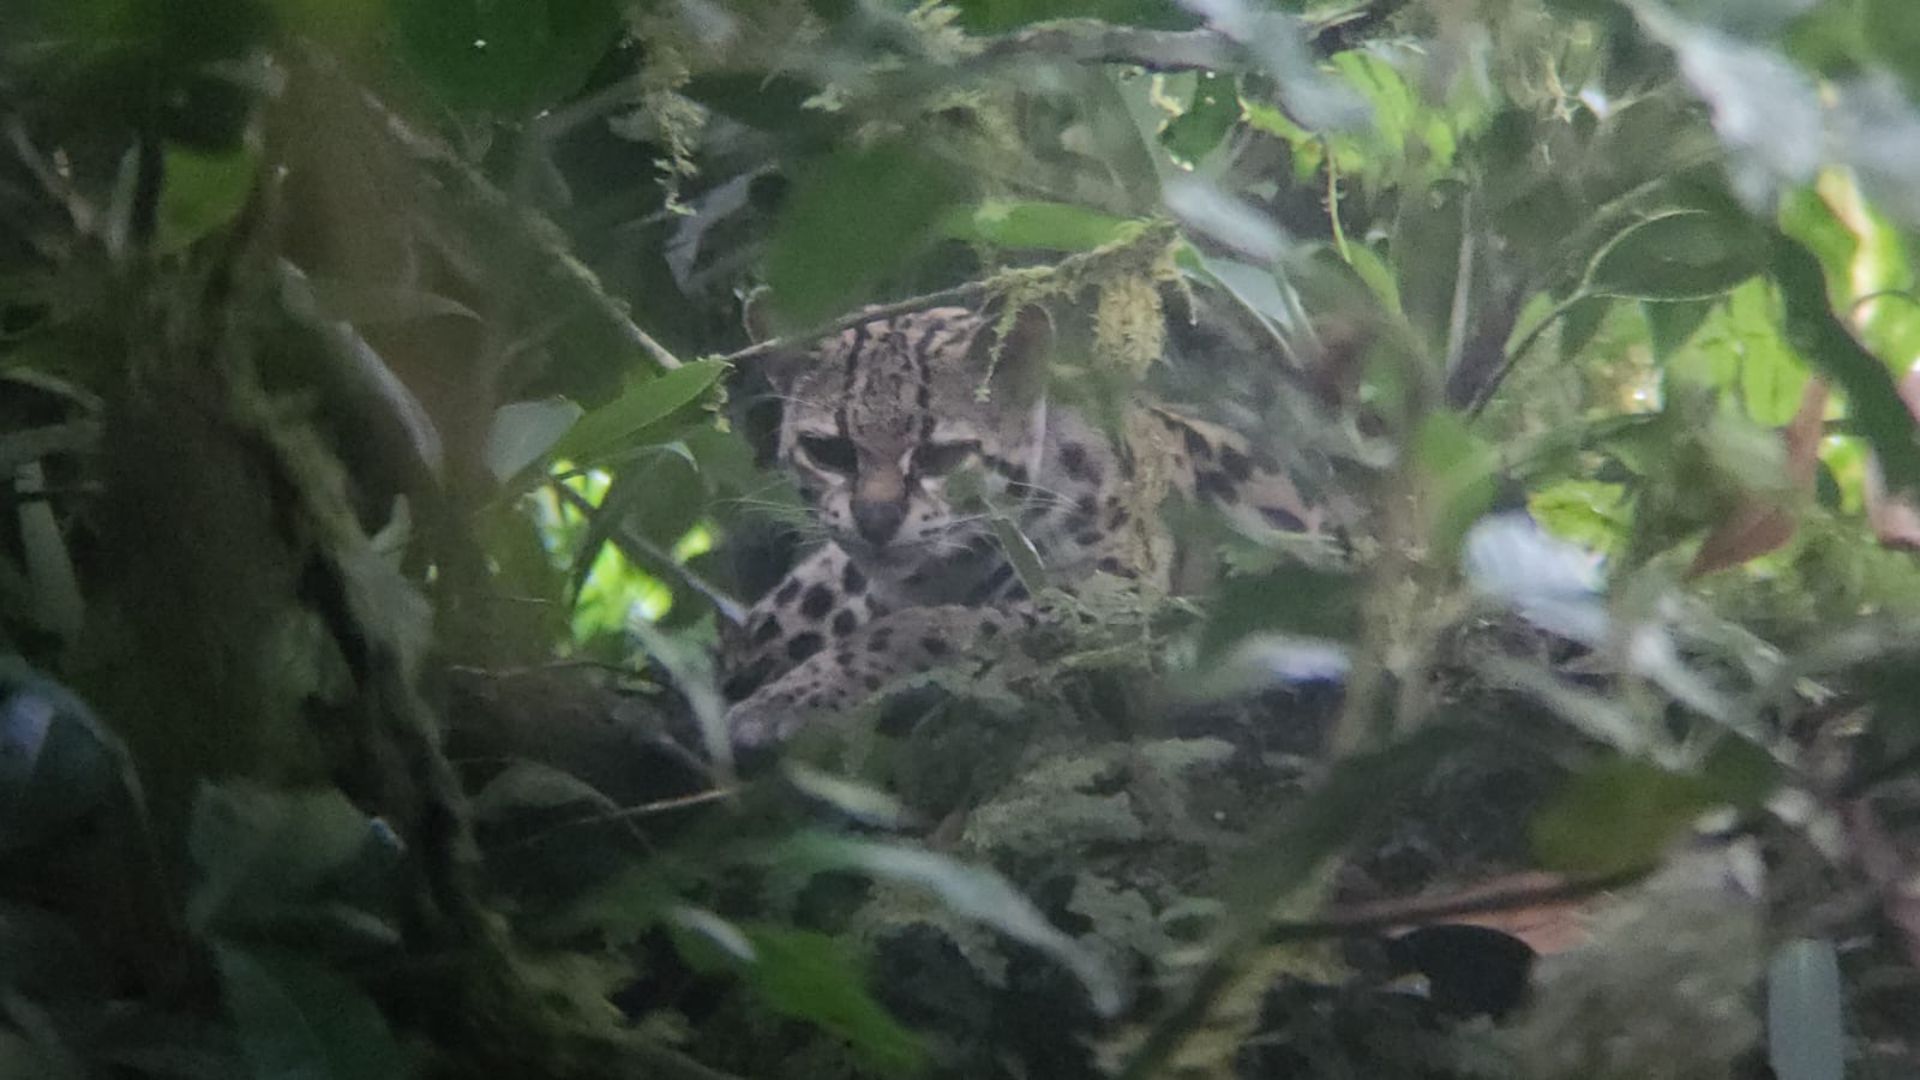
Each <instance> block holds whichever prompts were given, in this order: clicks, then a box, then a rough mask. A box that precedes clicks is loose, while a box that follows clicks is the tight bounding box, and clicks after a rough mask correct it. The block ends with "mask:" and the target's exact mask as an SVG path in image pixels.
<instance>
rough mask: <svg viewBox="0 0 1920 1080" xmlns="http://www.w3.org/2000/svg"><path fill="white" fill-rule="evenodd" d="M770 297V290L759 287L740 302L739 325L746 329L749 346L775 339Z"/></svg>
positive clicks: (763, 286) (771, 293) (771, 291)
mask: <svg viewBox="0 0 1920 1080" xmlns="http://www.w3.org/2000/svg"><path fill="white" fill-rule="evenodd" d="M772 295H773V290H772V289H769V288H768V287H766V286H765V285H761V286H759V287H757V288H755V289H754V290H753V291H752V292H749V293H748V294H747V295H746V296H744V297H742V298H741V300H740V325H741V326H744V327H746V330H747V341H748V342H749V343H751V344H754V345H758V344H760V343H761V342H763V341H772V340H773V339H774V337H775V334H774V332H773V303H772V299H771V298H772Z"/></svg>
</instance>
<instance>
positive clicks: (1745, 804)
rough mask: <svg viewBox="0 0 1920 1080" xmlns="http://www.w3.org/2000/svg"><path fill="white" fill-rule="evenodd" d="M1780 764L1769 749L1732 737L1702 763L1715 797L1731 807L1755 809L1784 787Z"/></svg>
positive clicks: (1704, 773)
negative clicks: (1780, 787) (1781, 783)
mask: <svg viewBox="0 0 1920 1080" xmlns="http://www.w3.org/2000/svg"><path fill="white" fill-rule="evenodd" d="M1781 772H1782V770H1781V766H1780V763H1779V762H1778V761H1776V760H1774V757H1773V755H1772V754H1769V753H1768V752H1767V749H1766V747H1764V746H1760V745H1759V744H1757V743H1754V742H1753V741H1751V740H1749V739H1745V738H1742V737H1740V736H1738V735H1734V734H1731V733H1728V734H1726V735H1724V736H1722V737H1721V739H1720V741H1719V742H1717V743H1715V744H1714V746H1713V749H1712V750H1711V751H1709V752H1708V754H1707V757H1706V760H1705V761H1703V762H1701V763H1700V776H1701V778H1702V779H1703V780H1705V781H1706V782H1707V785H1708V787H1709V789H1710V790H1711V791H1712V793H1713V797H1714V798H1715V799H1717V800H1719V801H1721V802H1723V803H1726V804H1727V805H1729V806H1737V807H1740V808H1741V809H1752V808H1753V807H1757V806H1760V805H1762V804H1764V803H1765V802H1766V800H1767V798H1768V797H1769V796H1771V795H1772V794H1773V792H1774V790H1775V789H1776V788H1778V787H1779V786H1780V777H1781Z"/></svg>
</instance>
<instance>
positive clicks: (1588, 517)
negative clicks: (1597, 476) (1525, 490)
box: [1527, 480, 1631, 554]
mask: <svg viewBox="0 0 1920 1080" xmlns="http://www.w3.org/2000/svg"><path fill="white" fill-rule="evenodd" d="M1527 509H1528V511H1529V512H1531V513H1532V514H1533V516H1534V517H1535V518H1537V519H1538V520H1539V522H1540V524H1541V525H1543V526H1545V527H1546V528H1547V530H1548V531H1549V532H1551V533H1553V534H1554V535H1555V536H1558V537H1561V538H1563V539H1566V540H1571V541H1572V542H1574V543H1576V544H1579V545H1581V546H1583V547H1586V548H1590V549H1592V550H1594V551H1598V552H1601V553H1603V554H1605V553H1611V552H1613V551H1615V550H1616V549H1617V548H1618V547H1619V545H1620V543H1621V542H1622V541H1623V540H1624V539H1625V537H1626V533H1627V529H1628V527H1629V525H1630V524H1631V515H1630V514H1629V512H1628V509H1627V504H1626V492H1625V490H1624V489H1622V487H1621V486H1620V485H1619V484H1608V483H1602V482H1599V481H1595V480H1567V481H1563V482H1561V483H1558V484H1554V485H1553V486H1551V487H1546V488H1542V489H1540V490H1539V491H1536V492H1534V493H1533V494H1532V495H1531V496H1530V497H1529V498H1528V500H1527Z"/></svg>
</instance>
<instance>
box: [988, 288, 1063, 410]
mask: <svg viewBox="0 0 1920 1080" xmlns="http://www.w3.org/2000/svg"><path fill="white" fill-rule="evenodd" d="M988 329H989V332H988V333H984V334H981V335H980V338H981V339H982V343H981V344H976V346H975V348H983V349H984V351H985V356H984V358H983V359H984V361H985V362H986V363H988V364H991V365H992V370H993V383H992V386H993V394H994V397H995V398H997V399H1000V400H1003V401H1006V402H1007V403H1009V404H1025V403H1028V402H1032V401H1035V400H1038V399H1039V398H1040V397H1041V396H1042V395H1044V394H1045V393H1046V392H1047V365H1048V363H1049V362H1050V361H1051V360H1052V358H1053V316H1052V315H1049V314H1048V313H1047V309H1046V308H1044V307H1041V306H1040V305H1039V304H1028V305H1026V306H1024V307H1022V308H1020V309H1019V310H1018V311H1016V312H1014V314H1013V317H1012V318H1011V319H1007V318H1005V317H1004V314H1003V315H1002V316H1000V317H991V316H990V321H989V323H988Z"/></svg>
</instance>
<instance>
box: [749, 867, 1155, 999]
mask: <svg viewBox="0 0 1920 1080" xmlns="http://www.w3.org/2000/svg"><path fill="white" fill-rule="evenodd" d="M780 858H781V859H782V861H784V862H786V863H787V864H788V866H789V867H791V868H795V869H798V870H801V871H803V872H818V871H820V870H854V871H858V872H860V873H864V874H867V875H869V876H871V877H875V878H879V879H881V880H884V881H892V882H897V883H900V884H904V885H912V886H914V887H916V888H920V889H924V890H926V891H927V892H930V893H932V894H933V895H934V896H936V897H938V898H939V899H940V901H941V902H942V903H944V904H946V905H947V907H948V908H949V909H951V910H952V911H953V912H954V913H955V914H956V915H960V916H963V917H965V918H969V919H975V920H978V921H979V922H982V923H985V924H986V925H988V926H991V927H993V928H994V929H996V930H998V931H1000V932H1001V933H1003V934H1005V935H1007V936H1008V937H1010V938H1013V939H1014V940H1015V941H1018V942H1021V943H1022V944H1025V945H1031V946H1033V947H1034V948H1036V949H1039V950H1040V951H1041V952H1044V953H1046V954H1048V955H1049V956H1052V957H1053V958H1054V959H1055V960H1057V961H1059V962H1060V964H1061V965H1062V966H1064V967H1065V968H1067V970H1069V971H1071V972H1073V974H1074V975H1075V976H1077V977H1078V978H1079V979H1080V982H1081V985H1082V986H1084V987H1086V990H1087V994H1088V996H1089V997H1090V998H1091V999H1092V1001H1093V1006H1094V1008H1095V1009H1096V1010H1097V1011H1098V1012H1099V1013H1100V1015H1102V1016H1114V1015H1116V1014H1117V1013H1118V1012H1119V1011H1120V1007H1121V1005H1122V1003H1123V1000H1124V999H1123V994H1122V991H1121V986H1120V982H1119V979H1118V978H1117V977H1116V976H1115V974H1114V973H1113V972H1112V971H1111V970H1109V969H1108V967H1107V965H1106V963H1105V961H1103V960H1102V959H1101V958H1100V957H1099V956H1098V955H1096V954H1095V953H1093V952H1090V951H1088V950H1087V949H1085V948H1083V947H1081V945H1080V944H1079V943H1078V942H1076V941H1074V940H1073V939H1072V938H1071V937H1068V936H1067V935H1066V934H1064V933H1062V932H1061V931H1060V930H1059V929H1057V928H1056V927H1054V925H1053V924H1052V923H1050V922H1048V921H1047V919H1046V916H1044V915H1042V914H1041V913H1040V910H1039V909H1038V908H1036V907H1034V906H1033V903H1032V902H1031V901H1029V900H1028V899H1027V898H1026V897H1024V896H1021V895H1020V893H1019V892H1018V891H1017V890H1016V889H1014V887H1013V886H1012V885H1009V884H1008V883H1007V881H1006V879H1005V878H1003V877H1001V876H1000V875H999V874H997V873H995V872H994V871H992V870H988V869H985V868H981V867H974V866H968V865H967V864H965V863H962V862H959V861H958V860H955V859H952V858H950V857H948V856H945V855H941V854H938V853H937V852H932V851H924V850H922V849H920V848H913V847H907V846H905V845H901V844H883V843H875V842H871V841H865V840H853V839H847V838H843V837H837V836H826V835H821V834H813V835H808V836H801V837H798V838H796V839H795V840H793V841H792V842H791V843H789V844H788V845H786V846H785V848H783V849H782V852H781V853H780Z"/></svg>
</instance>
